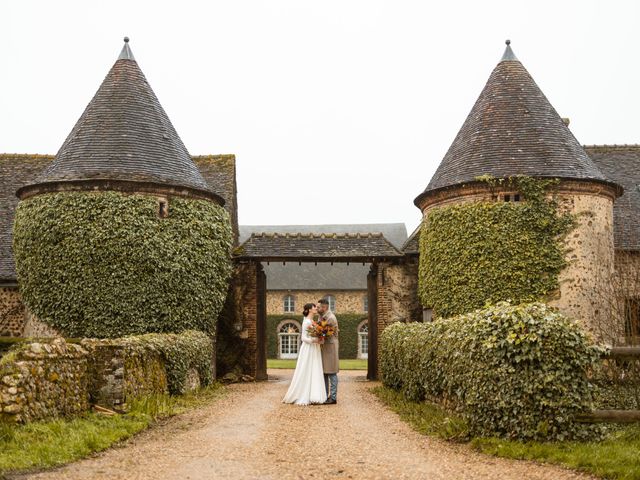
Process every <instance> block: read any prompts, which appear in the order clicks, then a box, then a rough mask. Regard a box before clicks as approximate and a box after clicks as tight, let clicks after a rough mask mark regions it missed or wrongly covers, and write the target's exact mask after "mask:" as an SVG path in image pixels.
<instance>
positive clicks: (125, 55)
mask: <svg viewBox="0 0 640 480" xmlns="http://www.w3.org/2000/svg"><path fill="white" fill-rule="evenodd" d="M118 60H133V61H135V60H136V59H135V57H134V56H133V52H131V48H130V47H129V37H124V47H122V51H121V52H120V56H119V57H118Z"/></svg>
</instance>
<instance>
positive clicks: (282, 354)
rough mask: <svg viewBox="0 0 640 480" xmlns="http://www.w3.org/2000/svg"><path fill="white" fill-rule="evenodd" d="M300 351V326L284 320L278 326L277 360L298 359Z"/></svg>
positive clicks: (294, 322)
mask: <svg viewBox="0 0 640 480" xmlns="http://www.w3.org/2000/svg"><path fill="white" fill-rule="evenodd" d="M299 350H300V324H299V323H298V322H296V321H294V320H285V321H283V322H280V325H278V358H298V351H299Z"/></svg>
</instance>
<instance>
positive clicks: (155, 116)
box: [13, 38, 232, 337]
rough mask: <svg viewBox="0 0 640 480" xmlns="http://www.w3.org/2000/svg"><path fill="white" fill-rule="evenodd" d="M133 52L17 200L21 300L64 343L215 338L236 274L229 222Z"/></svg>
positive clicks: (128, 51) (116, 67) (111, 73)
mask: <svg viewBox="0 0 640 480" xmlns="http://www.w3.org/2000/svg"><path fill="white" fill-rule="evenodd" d="M128 41H129V39H128V38H125V45H124V47H123V49H122V52H121V54H120V56H119V57H118V59H117V61H116V62H115V64H114V65H113V67H112V68H111V70H110V71H109V73H108V74H107V76H106V78H105V80H104V81H103V82H102V85H101V86H100V88H99V89H98V91H97V93H96V94H95V96H94V97H93V99H92V100H91V102H90V103H89V105H88V106H87V108H86V109H85V111H84V113H83V114H82V116H81V117H80V119H79V120H78V122H77V123H76V125H75V127H74V128H73V130H72V131H71V133H70V134H69V136H68V137H67V139H66V140H65V142H64V143H63V145H62V147H61V148H60V150H59V151H58V153H57V155H56V157H55V160H54V162H53V163H52V164H51V166H50V167H49V168H48V169H46V170H45V171H44V172H43V173H42V175H40V177H39V178H38V179H37V180H36V181H35V182H33V183H32V184H29V185H26V186H24V187H22V188H20V189H19V190H18V192H17V195H18V197H19V198H20V203H19V205H18V209H17V211H16V218H15V224H14V245H13V247H14V252H15V259H16V270H17V274H18V281H19V284H20V289H21V292H22V295H23V298H24V301H25V303H26V304H27V305H28V307H29V309H30V310H31V312H32V313H33V314H35V315H36V316H37V317H38V319H39V320H40V321H42V322H44V323H46V324H48V325H49V326H51V327H53V328H54V329H55V330H57V331H58V332H60V333H61V334H63V335H66V336H82V337H88V336H92V337H119V336H123V335H128V334H141V333H147V332H180V331H183V330H186V329H197V330H202V331H205V332H207V333H209V334H213V333H215V325H216V319H217V317H218V314H219V312H220V310H221V308H222V305H223V303H224V299H225V296H226V294H227V288H228V279H229V275H230V272H231V262H230V250H231V243H232V232H231V225H230V221H229V217H228V214H227V213H226V211H225V210H224V208H223V205H224V200H223V199H222V197H221V195H219V194H218V193H217V192H216V190H215V188H216V186H215V185H207V183H206V181H205V180H204V178H203V177H202V175H201V174H200V172H199V170H198V168H197V167H196V165H195V164H194V162H193V160H192V159H191V156H190V155H189V153H188V151H187V149H186V148H185V146H184V144H183V143H182V141H181V140H180V137H179V136H178V134H177V133H176V130H175V129H174V127H173V125H172V124H171V121H170V120H169V118H168V116H167V114H166V113H165V111H164V110H163V108H162V106H161V105H160V103H159V101H158V99H157V97H156V96H155V94H154V92H153V90H152V89H151V87H150V86H149V83H148V82H147V80H146V78H145V76H144V74H143V73H142V71H141V70H140V68H139V66H138V63H137V62H136V60H135V58H134V56H133V54H132V52H131V49H130V47H129V44H128Z"/></svg>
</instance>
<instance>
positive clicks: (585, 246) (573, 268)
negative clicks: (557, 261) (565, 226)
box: [549, 194, 622, 333]
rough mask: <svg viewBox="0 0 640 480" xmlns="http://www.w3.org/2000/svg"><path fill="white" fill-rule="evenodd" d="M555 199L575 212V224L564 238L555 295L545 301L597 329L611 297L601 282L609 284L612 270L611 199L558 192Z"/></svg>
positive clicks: (607, 319) (606, 311) (605, 316)
mask: <svg viewBox="0 0 640 480" xmlns="http://www.w3.org/2000/svg"><path fill="white" fill-rule="evenodd" d="M559 201H560V206H561V208H562V209H565V210H568V211H570V212H571V213H573V214H574V215H576V216H577V226H576V228H575V229H574V230H573V231H571V232H570V233H569V234H568V236H567V239H566V246H567V248H568V252H567V257H566V258H567V261H568V262H569V264H568V266H567V267H566V268H565V269H564V270H563V271H562V272H561V273H560V276H559V278H558V282H559V284H560V292H559V296H558V297H556V298H553V299H552V300H551V301H550V302H549V304H550V305H552V306H556V307H558V308H559V309H560V310H561V311H562V312H563V313H565V314H566V315H568V316H570V317H572V318H575V319H577V320H578V321H580V322H582V323H583V324H584V325H585V326H586V327H588V328H589V329H591V330H592V331H594V332H596V333H597V331H598V330H599V325H600V324H602V322H609V321H610V317H609V309H608V304H609V302H610V300H611V299H610V298H607V297H608V295H607V294H606V293H605V292H603V291H602V286H603V285H607V284H611V282H612V280H613V273H614V247H613V201H612V199H610V198H608V197H605V196H599V195H591V194H562V195H559ZM619 327H620V328H622V325H619Z"/></svg>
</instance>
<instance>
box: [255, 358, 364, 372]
mask: <svg viewBox="0 0 640 480" xmlns="http://www.w3.org/2000/svg"><path fill="white" fill-rule="evenodd" d="M267 368H289V369H294V368H296V360H295V359H294V360H278V359H275V358H269V359H267ZM366 369H367V361H366V360H359V359H350V358H345V359H341V360H340V370H366Z"/></svg>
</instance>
